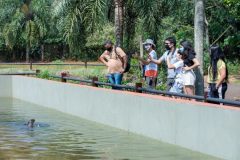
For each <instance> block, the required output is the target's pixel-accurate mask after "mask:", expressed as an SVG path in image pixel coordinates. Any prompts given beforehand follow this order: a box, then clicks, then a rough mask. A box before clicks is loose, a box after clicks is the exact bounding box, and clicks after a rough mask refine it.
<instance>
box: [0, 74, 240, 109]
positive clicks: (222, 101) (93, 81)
mask: <svg viewBox="0 0 240 160" xmlns="http://www.w3.org/2000/svg"><path fill="white" fill-rule="evenodd" d="M39 73H40V71H39V70H36V73H11V74H10V73H9V74H0V75H38V74H39ZM49 77H50V78H55V79H59V80H61V82H65V83H66V82H67V80H71V81H77V82H79V83H87V84H89V85H91V86H94V87H99V86H108V87H112V88H117V89H118V90H128V91H133V92H138V93H150V94H155V95H162V96H170V97H173V96H174V97H182V98H186V99H195V100H197V101H201V102H206V103H216V104H223V105H230V106H233V107H240V101H232V100H226V99H218V98H208V97H206V96H197V95H194V96H192V95H186V94H180V93H173V92H167V91H160V90H155V89H148V88H143V87H142V84H141V83H136V84H135V86H128V85H116V84H111V83H106V82H100V81H98V78H97V77H93V78H92V79H91V80H84V79H80V78H77V77H69V76H56V75H50V76H49Z"/></svg>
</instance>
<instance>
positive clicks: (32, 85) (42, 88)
mask: <svg viewBox="0 0 240 160" xmlns="http://www.w3.org/2000/svg"><path fill="white" fill-rule="evenodd" d="M10 79H11V77H5V76H4V77H3V76H0V89H2V88H3V92H2V93H1V94H0V96H9V95H12V96H13V97H14V98H18V99H21V100H24V101H28V102H31V103H35V104H39V105H42V106H45V107H49V108H53V109H56V110H59V111H62V112H65V113H69V114H72V115H76V116H79V117H81V118H85V119H87V120H91V121H95V122H98V123H102V124H105V125H109V126H112V127H116V128H120V129H123V130H126V131H129V132H134V133H137V134H141V135H144V136H147V137H150V138H154V139H157V140H161V141H164V142H168V143H171V144H175V145H179V146H182V147H185V148H189V149H191V150H194V151H199V152H202V153H205V154H209V155H213V156H216V157H219V158H223V159H234V160H238V159H240V152H239V151H240V136H239V135H240V125H239V122H240V109H239V108H233V107H228V106H221V107H220V106H218V105H214V104H206V103H200V102H191V101H185V100H177V99H172V98H166V97H161V96H156V95H147V94H139V93H132V92H123V91H115V90H109V89H102V88H94V87H89V86H82V85H76V84H67V83H60V82H55V81H48V80H43V79H37V78H30V77H23V76H13V77H12V80H10ZM5 83H9V84H8V85H5ZM8 87H9V88H8ZM9 90H12V91H11V92H10V91H9Z"/></svg>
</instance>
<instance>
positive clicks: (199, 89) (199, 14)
mask: <svg viewBox="0 0 240 160" xmlns="http://www.w3.org/2000/svg"><path fill="white" fill-rule="evenodd" d="M204 22H205V14H204V0H195V17H194V46H195V51H196V53H197V59H198V60H199V62H200V67H199V68H198V69H197V72H196V76H197V78H196V79H197V83H196V94H197V95H203V94H204V80H203V47H204Z"/></svg>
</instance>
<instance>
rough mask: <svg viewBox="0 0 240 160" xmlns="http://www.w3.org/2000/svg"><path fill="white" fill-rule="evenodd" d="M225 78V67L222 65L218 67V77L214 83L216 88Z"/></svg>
mask: <svg viewBox="0 0 240 160" xmlns="http://www.w3.org/2000/svg"><path fill="white" fill-rule="evenodd" d="M225 78H226V67H222V68H221V69H220V79H219V81H218V82H217V84H216V88H217V89H218V87H219V86H220V84H222V82H223V81H224V79H225Z"/></svg>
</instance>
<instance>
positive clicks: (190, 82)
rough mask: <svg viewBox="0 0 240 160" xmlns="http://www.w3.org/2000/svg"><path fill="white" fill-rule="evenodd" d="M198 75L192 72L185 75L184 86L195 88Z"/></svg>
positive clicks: (186, 72)
mask: <svg viewBox="0 0 240 160" xmlns="http://www.w3.org/2000/svg"><path fill="white" fill-rule="evenodd" d="M195 81H196V75H195V73H194V72H193V71H192V70H189V71H185V72H184V73H183V84H184V86H195Z"/></svg>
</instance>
